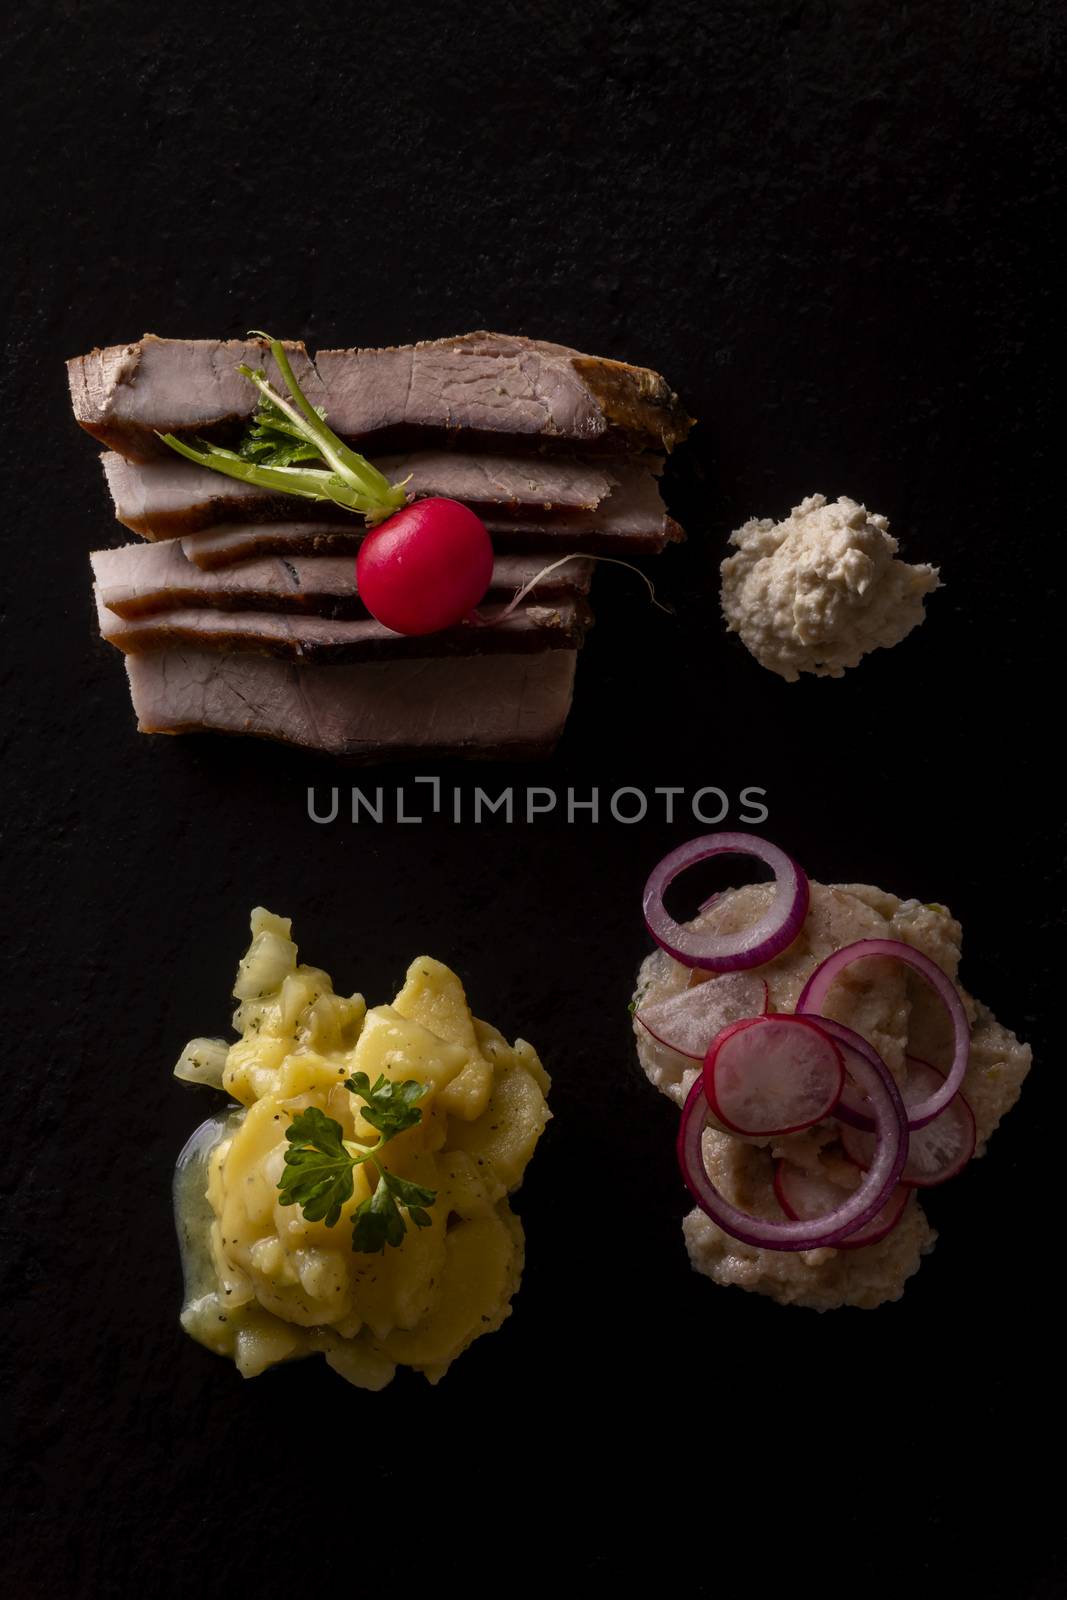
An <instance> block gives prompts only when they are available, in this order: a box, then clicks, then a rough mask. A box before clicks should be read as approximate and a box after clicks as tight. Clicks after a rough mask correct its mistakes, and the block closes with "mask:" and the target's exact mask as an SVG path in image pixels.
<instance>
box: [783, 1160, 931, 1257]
mask: <svg viewBox="0 0 1067 1600" xmlns="http://www.w3.org/2000/svg"><path fill="white" fill-rule="evenodd" d="M774 1192H775V1194H776V1196H777V1198H778V1204H779V1205H780V1206H781V1208H782V1210H783V1211H784V1212H785V1214H786V1216H787V1217H789V1218H790V1219H791V1220H792V1221H793V1222H816V1221H817V1220H818V1219H819V1217H825V1216H828V1215H830V1214H832V1212H833V1211H834V1209H835V1208H836V1207H837V1206H839V1205H840V1204H841V1199H842V1190H841V1189H840V1188H839V1187H838V1185H837V1184H836V1183H834V1182H832V1181H831V1179H830V1178H828V1177H825V1176H824V1175H822V1174H821V1173H818V1172H809V1171H808V1169H807V1168H806V1167H798V1166H797V1165H796V1164H795V1162H792V1161H784V1160H782V1161H776V1162H775V1164H774ZM909 1193H910V1190H908V1189H906V1188H905V1187H904V1185H903V1183H898V1184H897V1186H896V1188H895V1189H894V1190H893V1191H892V1193H891V1194H890V1196H889V1199H888V1200H887V1201H886V1203H885V1205H884V1206H883V1207H882V1209H881V1211H879V1212H878V1214H877V1215H876V1216H873V1217H872V1218H871V1219H870V1221H869V1222H865V1223H864V1224H863V1226H862V1228H857V1229H856V1231H855V1233H850V1234H849V1235H848V1237H847V1238H846V1239H841V1240H839V1241H838V1243H837V1246H836V1248H837V1249H838V1250H859V1249H860V1248H861V1247H862V1246H863V1245H865V1244H877V1243H878V1241H879V1239H884V1238H885V1237H886V1235H887V1234H889V1233H892V1231H893V1229H894V1228H895V1227H896V1225H897V1223H898V1222H899V1221H900V1218H901V1215H902V1213H903V1211H904V1207H905V1206H906V1205H907V1203H908V1195H909Z"/></svg>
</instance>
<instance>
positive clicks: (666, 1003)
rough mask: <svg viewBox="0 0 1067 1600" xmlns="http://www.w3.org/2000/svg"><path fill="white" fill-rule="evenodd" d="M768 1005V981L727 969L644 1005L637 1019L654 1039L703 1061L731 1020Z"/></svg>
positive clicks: (757, 1012)
mask: <svg viewBox="0 0 1067 1600" xmlns="http://www.w3.org/2000/svg"><path fill="white" fill-rule="evenodd" d="M766 1007H767V985H766V984H765V983H764V981H763V979H762V978H757V977H755V976H754V975H753V974H752V973H750V972H723V973H721V974H720V975H719V976H718V977H715V978H709V979H708V981H707V982H706V983H696V984H694V985H693V986H692V988H689V989H683V990H682V992H681V994H672V995H671V996H670V998H669V999H668V1000H657V1001H655V1003H654V1004H652V1005H650V1006H642V1007H641V1009H640V1011H638V1012H637V1020H638V1022H639V1023H640V1024H641V1026H642V1027H643V1028H644V1029H646V1030H647V1032H649V1033H650V1034H651V1035H652V1037H653V1039H656V1040H658V1041H659V1043H660V1044H663V1045H666V1046H667V1049H668V1050H676V1051H677V1052H678V1054H679V1055H680V1056H689V1057H690V1058H691V1060H693V1061H703V1059H704V1057H705V1055H706V1054H707V1052H708V1047H709V1045H711V1043H712V1041H713V1040H714V1039H715V1037H716V1035H717V1034H719V1033H721V1032H722V1030H723V1029H724V1028H725V1027H728V1026H729V1024H730V1023H731V1022H740V1021H741V1020H742V1019H743V1018H745V1017H755V1016H759V1015H760V1014H761V1012H763V1011H765V1010H766Z"/></svg>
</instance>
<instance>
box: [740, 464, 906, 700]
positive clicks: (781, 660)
mask: <svg viewBox="0 0 1067 1600" xmlns="http://www.w3.org/2000/svg"><path fill="white" fill-rule="evenodd" d="M730 543H731V544H733V545H736V546H737V554H736V555H732V556H727V558H726V560H725V561H724V562H723V564H722V610H723V615H724V617H725V618H726V623H727V627H728V628H729V631H730V632H731V633H739V634H740V635H741V638H742V640H743V642H744V643H745V645H747V647H748V649H749V650H750V651H751V652H752V654H753V655H754V656H755V658H756V660H757V661H758V662H760V664H761V665H762V666H764V667H767V668H769V670H770V671H771V672H777V673H778V675H779V676H780V677H782V678H784V679H785V680H786V682H787V683H795V682H796V681H797V679H798V678H799V676H800V674H801V673H802V672H813V673H814V674H815V675H816V676H817V677H820V678H840V677H842V676H843V675H844V671H845V668H846V667H854V666H857V665H858V663H859V661H860V659H861V657H862V656H865V655H866V654H867V652H868V651H870V650H877V649H879V648H880V647H887V646H889V645H894V644H899V643H900V641H901V639H903V638H904V636H905V635H906V634H908V633H910V632H911V630H912V628H914V627H916V626H917V625H918V624H919V623H920V622H921V621H922V620H923V600H924V598H925V597H926V595H928V594H930V593H932V591H933V590H934V589H936V588H937V587H938V572H937V568H936V567H928V566H909V565H908V564H907V562H904V561H898V560H896V559H895V558H896V553H897V550H898V548H899V546H898V544H897V541H896V540H895V539H894V538H892V536H891V535H890V533H889V522H888V520H887V518H885V517H882V516H878V515H877V514H876V513H873V512H872V513H870V514H869V513H868V512H867V509H866V507H864V506H861V505H858V504H857V503H856V501H855V500H849V499H848V498H847V497H846V496H845V495H842V496H841V498H840V499H839V500H833V501H827V499H826V496H825V495H822V494H812V495H809V496H808V498H807V499H806V500H802V501H801V502H800V504H799V505H798V506H794V508H793V510H792V511H791V512H790V513H789V515H788V517H786V518H785V519H784V520H783V521H782V522H774V521H772V520H771V519H770V518H769V517H753V518H752V519H751V520H750V521H749V522H746V523H745V524H744V526H743V527H741V528H738V529H737V532H736V533H732V534H731V535H730Z"/></svg>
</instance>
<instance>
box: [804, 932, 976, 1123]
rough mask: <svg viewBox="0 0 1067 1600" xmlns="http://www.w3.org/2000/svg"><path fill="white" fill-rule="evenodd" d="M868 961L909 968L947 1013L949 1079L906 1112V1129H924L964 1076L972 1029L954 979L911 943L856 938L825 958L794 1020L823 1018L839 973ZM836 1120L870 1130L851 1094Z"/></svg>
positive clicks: (863, 1111) (849, 1092) (863, 1109)
mask: <svg viewBox="0 0 1067 1600" xmlns="http://www.w3.org/2000/svg"><path fill="white" fill-rule="evenodd" d="M870 956H888V957H889V958H891V959H892V960H894V961H900V962H902V963H903V965H904V966H906V967H910V968H911V969H912V971H913V972H917V973H918V974H919V976H920V977H921V978H925V979H926V981H927V983H928V984H929V985H930V987H931V988H932V989H933V991H934V993H935V994H936V995H937V997H938V999H939V1000H940V1001H941V1004H942V1005H943V1006H944V1008H945V1010H946V1011H947V1012H948V1016H949V1020H950V1022H951V1023H952V1032H953V1052H952V1065H951V1067H950V1068H949V1071H948V1075H947V1077H945V1078H944V1079H943V1080H942V1081H941V1082H940V1083H939V1084H938V1085H937V1087H936V1088H935V1089H934V1090H933V1092H932V1093H930V1094H928V1095H927V1096H926V1098H925V1099H924V1100H919V1101H916V1103H915V1104H914V1105H912V1106H910V1107H909V1108H908V1127H909V1128H922V1127H925V1125H926V1124H927V1123H928V1122H933V1120H934V1118H935V1117H936V1116H937V1115H938V1113H939V1112H941V1111H944V1109H945V1107H946V1106H947V1105H948V1103H949V1101H950V1100H951V1099H952V1097H953V1096H954V1095H955V1093H956V1092H957V1090H958V1089H959V1087H960V1085H961V1084H962V1082H963V1078H964V1074H965V1073H966V1071H967V1063H968V1061H969V1060H970V1052H971V1026H970V1023H969V1022H968V1021H967V1013H966V1012H965V1011H964V1009H963V1002H962V1000H961V999H960V997H959V992H958V990H957V988H956V986H955V984H954V983H953V982H952V979H951V978H949V977H948V975H947V974H946V973H945V972H943V971H942V970H941V968H940V967H939V966H938V964H937V962H936V961H931V960H930V957H929V956H924V955H923V953H922V951H921V950H915V949H913V948H912V946H911V945H910V944H904V943H903V942H902V941H901V940H899V939H857V940H856V942H855V944H847V945H844V946H843V947H842V948H841V949H840V950H835V951H834V953H833V955H831V956H827V958H826V960H825V961H823V962H821V963H820V964H819V966H817V967H816V968H815V971H814V972H813V973H812V975H811V977H810V978H809V979H808V981H807V983H806V984H805V985H804V988H803V990H802V992H801V995H800V999H799V1000H798V1001H797V1003H796V1011H797V1015H798V1016H801V1015H803V1016H809V1017H821V1015H822V1012H823V1011H824V1010H825V1007H826V998H827V995H828V994H829V992H830V990H831V988H832V987H833V985H834V983H835V982H836V981H837V979H838V978H839V977H840V976H841V974H842V973H843V972H844V971H845V970H846V968H848V967H850V966H851V965H852V964H853V962H854V961H865V960H867V959H868V957H870ZM840 1117H841V1120H842V1122H848V1123H851V1124H852V1126H853V1127H860V1128H865V1129H866V1130H867V1131H868V1132H870V1130H871V1127H872V1122H871V1118H870V1114H869V1111H868V1109H867V1108H866V1107H864V1106H863V1104H862V1100H861V1099H860V1098H859V1097H858V1096H856V1095H855V1094H854V1093H853V1092H852V1090H851V1089H848V1090H846V1092H845V1095H844V1098H843V1101H842V1105H841V1111H840Z"/></svg>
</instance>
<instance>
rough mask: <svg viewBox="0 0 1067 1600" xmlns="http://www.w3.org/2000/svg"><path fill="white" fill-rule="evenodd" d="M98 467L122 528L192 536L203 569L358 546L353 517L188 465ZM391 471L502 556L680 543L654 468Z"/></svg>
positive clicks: (462, 463) (446, 462) (449, 464)
mask: <svg viewBox="0 0 1067 1600" xmlns="http://www.w3.org/2000/svg"><path fill="white" fill-rule="evenodd" d="M102 459H103V464H104V472H105V474H106V476H107V480H108V487H109V489H110V490H111V496H112V499H113V501H114V503H115V513H116V516H117V517H118V520H119V521H120V522H121V523H123V524H124V525H125V526H126V527H128V528H132V529H133V530H134V532H135V533H140V534H143V535H144V536H145V537H146V538H149V539H170V538H174V537H175V536H176V535H178V534H187V535H188V537H187V538H186V544H185V548H186V553H187V554H188V556H189V558H190V560H193V561H195V562H196V563H197V565H198V566H203V567H209V566H225V565H227V564H228V563H229V562H231V561H244V560H247V559H248V558H249V557H251V556H256V555H283V554H286V555H309V554H312V553H314V552H316V551H317V552H319V553H322V554H326V553H333V554H347V553H348V552H350V551H355V550H357V549H358V548H359V544H360V541H361V540H362V538H363V531H364V529H363V521H362V519H361V518H359V517H355V516H346V515H345V514H344V513H343V512H335V513H334V514H333V515H332V516H331V514H330V511H329V508H327V507H325V506H323V505H321V504H318V503H316V502H315V501H313V500H298V499H296V498H295V497H294V496H292V495H269V494H264V493H263V491H262V490H260V489H256V488H254V487H252V486H251V485H249V484H244V483H238V482H236V481H235V480H234V479H232V478H224V477H222V476H221V475H220V474H219V473H217V472H211V471H209V470H208V469H207V468H206V467H197V466H194V465H193V464H192V463H191V462H185V461H179V460H177V459H176V460H175V461H174V462H173V463H171V462H166V461H158V462H149V463H146V464H143V465H142V464H134V463H132V462H129V461H124V460H123V458H122V457H121V456H117V455H115V454H114V453H113V452H109V453H108V454H106V455H105V456H104V457H103V458H102ZM394 459H395V464H394ZM394 459H390V458H388V457H386V458H384V459H379V462H378V465H379V466H380V467H382V469H383V470H385V471H386V472H387V475H388V476H390V477H394V478H395V479H396V480H397V481H399V480H400V479H401V478H403V477H405V476H407V472H408V471H409V470H412V471H413V469H414V466H417V467H418V468H419V474H420V476H421V482H420V480H419V479H418V478H415V477H413V481H412V484H411V485H410V486H409V487H410V488H411V489H412V490H413V491H415V492H421V493H424V494H431V493H432V494H447V495H448V496H450V497H451V498H452V499H456V500H463V501H464V502H465V503H466V504H468V505H471V504H473V505H474V507H475V508H476V509H477V511H478V513H479V515H480V516H481V517H482V518H483V520H484V522H485V524H486V527H487V528H488V529H489V531H490V533H491V534H492V535H493V543H494V545H496V547H497V548H498V549H501V550H551V549H554V548H555V549H558V548H559V545H560V543H561V541H562V542H564V543H569V544H570V545H571V546H573V547H575V548H577V547H579V546H580V547H582V548H586V547H587V548H588V549H590V550H591V551H593V552H594V553H597V552H601V551H603V552H606V553H607V552H611V551H618V552H619V553H620V554H626V553H627V552H629V553H636V554H649V555H655V554H657V553H658V552H659V551H661V550H662V549H663V548H664V546H665V545H666V544H668V543H669V542H670V541H671V540H673V539H680V538H681V537H682V531H681V529H680V528H679V526H678V524H677V523H676V522H674V521H673V520H672V519H671V518H670V517H668V515H667V512H666V509H665V508H664V505H663V501H662V498H661V497H660V492H659V483H658V481H657V476H656V474H657V472H658V470H659V461H658V460H657V459H656V458H655V457H650V456H642V457H638V458H636V459H634V460H632V461H622V460H618V459H615V458H613V459H612V460H611V461H610V462H606V463H605V464H604V466H603V467H599V466H595V465H590V464H589V463H587V462H575V461H568V460H566V458H562V457H561V458H553V459H551V460H549V459H547V458H536V457H535V458H527V459H520V460H519V461H516V462H515V463H514V466H515V468H516V471H514V472H513V471H512V470H511V465H512V464H511V463H510V461H509V458H507V457H504V456H501V457H497V458H496V460H495V462H492V464H490V460H491V458H486V457H484V456H483V457H477V456H475V457H468V456H466V455H459V454H454V455H446V454H444V453H443V452H436V453H435V454H434V455H433V456H432V457H431V456H429V455H427V456H421V457H420V456H409V457H397V458H394ZM437 464H439V465H440V472H438V465H437ZM486 470H488V471H489V472H490V473H492V474H493V481H494V483H495V484H496V485H497V490H496V492H498V493H499V494H501V495H502V496H503V495H508V496H509V497H510V498H509V499H507V500H504V499H503V498H501V499H500V500H498V501H496V502H493V501H491V500H489V499H479V498H477V496H478V495H479V494H486V495H487V494H488V492H489V491H488V489H487V488H486V486H485V485H486V479H485V471H486ZM531 474H532V475H533V476H532V477H531ZM561 553H562V552H561Z"/></svg>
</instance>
